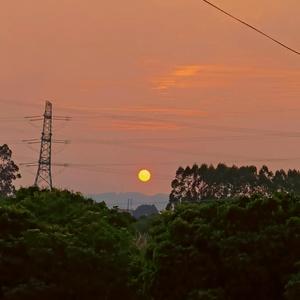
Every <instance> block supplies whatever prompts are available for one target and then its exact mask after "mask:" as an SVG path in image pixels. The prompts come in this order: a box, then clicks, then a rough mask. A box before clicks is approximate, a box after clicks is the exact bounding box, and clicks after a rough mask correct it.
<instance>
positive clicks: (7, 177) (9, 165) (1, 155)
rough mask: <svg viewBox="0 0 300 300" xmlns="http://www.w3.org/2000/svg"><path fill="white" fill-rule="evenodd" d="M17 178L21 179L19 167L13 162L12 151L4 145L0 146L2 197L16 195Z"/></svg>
mask: <svg viewBox="0 0 300 300" xmlns="http://www.w3.org/2000/svg"><path fill="white" fill-rule="evenodd" d="M17 178H21V175H20V173H19V167H18V166H17V165H16V164H15V163H14V161H13V160H12V151H11V150H10V149H9V147H8V146H7V145H6V144H4V145H2V146H0V196H10V195H12V194H14V192H15V186H14V185H13V181H14V180H16V179H17Z"/></svg>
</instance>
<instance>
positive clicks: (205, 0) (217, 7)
mask: <svg viewBox="0 0 300 300" xmlns="http://www.w3.org/2000/svg"><path fill="white" fill-rule="evenodd" d="M202 1H203V2H205V3H206V4H208V5H210V6H212V7H213V8H215V9H217V10H218V11H220V12H222V13H223V14H225V15H227V16H228V17H230V18H232V19H234V20H235V21H237V22H239V23H241V24H243V25H245V26H247V27H249V28H251V29H252V30H254V31H256V32H257V33H259V34H261V35H263V36H264V37H266V38H268V39H270V40H272V41H273V42H275V43H276V44H278V45H280V46H281V47H283V48H285V49H286V50H289V51H291V52H293V53H295V54H297V55H300V52H299V51H297V50H295V49H293V48H291V47H289V46H287V45H286V44H284V43H282V42H280V41H278V40H276V39H275V38H273V37H271V36H270V35H268V34H266V33H265V32H263V31H261V30H260V29H258V28H256V27H254V26H252V25H250V24H249V23H247V22H245V21H243V20H241V19H240V18H237V17H235V16H234V15H232V14H231V13H229V12H227V11H225V10H224V9H222V8H220V7H219V6H217V5H215V4H213V3H212V2H210V1H207V0H202Z"/></svg>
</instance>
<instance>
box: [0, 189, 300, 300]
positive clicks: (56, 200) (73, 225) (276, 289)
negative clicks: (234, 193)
mask: <svg viewBox="0 0 300 300" xmlns="http://www.w3.org/2000/svg"><path fill="white" fill-rule="evenodd" d="M299 216H300V198H299V197H297V196H292V195H287V194H278V195H277V196H273V197H262V196H253V197H252V198H246V197H242V198H239V199H233V200H226V201H220V200H216V201H206V202H201V203H194V204H191V203H185V204H182V205H178V206H176V208H175V210H174V211H166V212H163V213H162V214H160V215H155V216H151V217H148V218H141V219H140V220H138V221H135V220H134V219H133V218H132V217H131V216H130V215H129V214H127V213H120V212H118V210H117V209H112V210H110V209H108V208H107V207H106V206H105V204H104V203H95V202H94V201H92V200H88V199H84V198H83V197H82V196H81V195H80V194H74V193H71V192H68V191H58V190H54V191H52V192H50V191H39V190H37V189H36V188H30V189H21V190H19V191H17V193H16V195H15V197H11V198H2V199H0V270H1V272H0V287H1V289H0V298H1V299H9V300H23V299H26V300H27V299H28V300H29V299H30V300H31V299H33V300H37V299H41V300H43V299H45V300H47V299H65V300H68V299H75V300H76V299H92V300H93V299H95V300H96V299H108V300H114V299H115V300H118V299H128V300H136V299H145V300H147V299H148V300H169V299H170V300H171V299H172V300H213V299H214V300H237V299H239V300H240V299H243V300H252V299H253V300H265V299H275V300H283V299H284V300H296V299H297V300H298V299H300V217H299Z"/></svg>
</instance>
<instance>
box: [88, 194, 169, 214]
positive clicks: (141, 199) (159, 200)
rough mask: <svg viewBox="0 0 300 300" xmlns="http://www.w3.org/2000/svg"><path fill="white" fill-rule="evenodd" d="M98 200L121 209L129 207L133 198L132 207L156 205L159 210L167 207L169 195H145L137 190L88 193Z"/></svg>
mask: <svg viewBox="0 0 300 300" xmlns="http://www.w3.org/2000/svg"><path fill="white" fill-rule="evenodd" d="M88 197H91V198H92V199H94V200H95V201H97V202H102V201H104V202H105V203H106V205H107V206H108V207H113V206H118V207H119V208H121V209H126V208H127V203H128V199H132V201H131V203H132V205H131V207H130V208H131V209H136V208H137V207H138V206H140V205H143V204H148V205H155V206H156V207H157V209H158V210H163V209H165V208H166V206H167V204H168V201H169V195H167V194H155V195H145V194H142V193H137V192H129V193H102V194H93V195H88Z"/></svg>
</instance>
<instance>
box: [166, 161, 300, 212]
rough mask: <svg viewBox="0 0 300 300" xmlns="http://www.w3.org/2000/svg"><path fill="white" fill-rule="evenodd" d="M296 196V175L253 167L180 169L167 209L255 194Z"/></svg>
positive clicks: (298, 187) (299, 189)
mask: <svg viewBox="0 0 300 300" xmlns="http://www.w3.org/2000/svg"><path fill="white" fill-rule="evenodd" d="M280 191H281V192H290V193H291V192H295V193H300V172H299V171H297V170H288V172H285V171H284V170H278V171H276V172H275V173H273V172H272V171H270V170H269V169H268V167H267V166H263V167H262V168H261V169H260V170H257V168H256V167H255V166H242V167H237V166H232V167H228V166H226V165H225V164H219V165H218V166H217V167H214V166H213V165H210V166H207V165H206V164H203V165H201V166H198V165H196V164H195V165H194V166H193V167H192V168H190V167H186V168H185V169H184V168H182V167H180V168H179V169H178V170H177V172H176V176H175V179H174V180H173V182H172V192H171V195H170V203H169V208H174V206H175V205H176V204H178V203H182V202H186V201H188V202H198V201H201V200H205V199H224V198H231V197H235V196H253V195H255V194H261V195H264V196H265V195H268V196H270V195H272V194H273V193H274V192H280Z"/></svg>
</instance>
